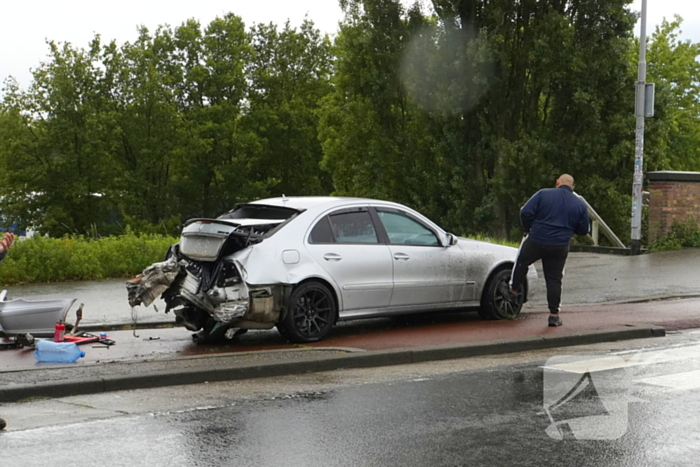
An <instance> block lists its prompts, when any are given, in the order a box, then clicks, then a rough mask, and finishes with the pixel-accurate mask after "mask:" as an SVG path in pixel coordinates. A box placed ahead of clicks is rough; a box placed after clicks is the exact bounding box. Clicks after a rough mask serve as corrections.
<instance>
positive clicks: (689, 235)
mask: <svg viewBox="0 0 700 467" xmlns="http://www.w3.org/2000/svg"><path fill="white" fill-rule="evenodd" d="M681 248H700V227H698V224H697V222H696V221H695V219H693V218H689V219H687V220H686V221H684V222H679V223H675V224H673V226H672V227H671V230H670V231H669V232H668V233H667V234H666V235H664V236H662V237H659V238H658V239H657V240H656V241H655V242H654V244H653V245H652V246H651V251H668V250H680V249H681Z"/></svg>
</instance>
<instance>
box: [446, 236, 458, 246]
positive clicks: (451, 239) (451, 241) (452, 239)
mask: <svg viewBox="0 0 700 467" xmlns="http://www.w3.org/2000/svg"><path fill="white" fill-rule="evenodd" d="M456 244H457V237H455V236H454V235H453V234H451V233H448V234H447V242H446V243H445V246H446V247H448V246H454V245H456Z"/></svg>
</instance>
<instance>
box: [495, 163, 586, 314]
mask: <svg viewBox="0 0 700 467" xmlns="http://www.w3.org/2000/svg"><path fill="white" fill-rule="evenodd" d="M520 222H521V223H522V226H523V230H524V231H525V234H526V237H525V239H523V242H522V244H521V245H520V250H519V251H518V256H517V258H516V260H515V266H514V267H513V272H512V275H511V280H510V292H511V293H510V296H508V297H507V298H508V300H509V301H511V302H516V301H517V296H516V295H515V291H516V290H518V288H519V287H520V286H521V285H522V283H523V281H524V280H525V275H526V274H527V269H528V267H530V265H531V264H532V263H534V262H535V261H537V260H538V259H541V260H542V270H543V272H544V280H545V283H546V285H547V305H548V307H549V313H550V315H549V325H550V326H561V325H562V321H561V318H560V317H559V305H560V303H561V280H562V278H563V277H564V265H565V264H566V257H567V255H568V254H569V241H570V240H571V237H573V236H574V234H576V235H586V234H588V232H589V228H590V221H589V219H588V210H587V209H586V205H585V204H584V202H583V201H582V200H581V199H580V198H579V197H578V196H576V195H575V194H574V178H573V177H572V176H571V175H568V174H564V175H562V176H561V177H559V179H558V180H557V182H556V187H555V188H545V189H543V190H540V191H538V192H537V193H535V195H534V196H533V197H532V198H530V200H529V201H528V202H527V203H525V205H524V206H523V207H522V209H520Z"/></svg>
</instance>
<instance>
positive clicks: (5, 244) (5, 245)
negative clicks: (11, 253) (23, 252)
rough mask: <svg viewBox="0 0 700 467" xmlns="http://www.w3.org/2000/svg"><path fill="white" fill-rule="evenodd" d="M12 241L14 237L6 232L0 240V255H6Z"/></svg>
mask: <svg viewBox="0 0 700 467" xmlns="http://www.w3.org/2000/svg"><path fill="white" fill-rule="evenodd" d="M14 241H15V235H14V234H12V233H10V232H7V233H6V234H5V237H4V238H3V239H2V240H0V253H7V251H8V250H9V249H10V247H11V246H12V243H13V242H14Z"/></svg>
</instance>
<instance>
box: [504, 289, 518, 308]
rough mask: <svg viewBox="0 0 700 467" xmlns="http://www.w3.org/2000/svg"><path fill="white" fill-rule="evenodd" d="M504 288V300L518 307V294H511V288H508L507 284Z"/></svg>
mask: <svg viewBox="0 0 700 467" xmlns="http://www.w3.org/2000/svg"><path fill="white" fill-rule="evenodd" d="M502 287H503V288H502V290H503V299H504V300H505V301H506V302H508V303H510V304H511V305H513V306H518V294H515V293H513V292H511V291H510V287H508V285H506V284H504V285H503V286H502Z"/></svg>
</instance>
